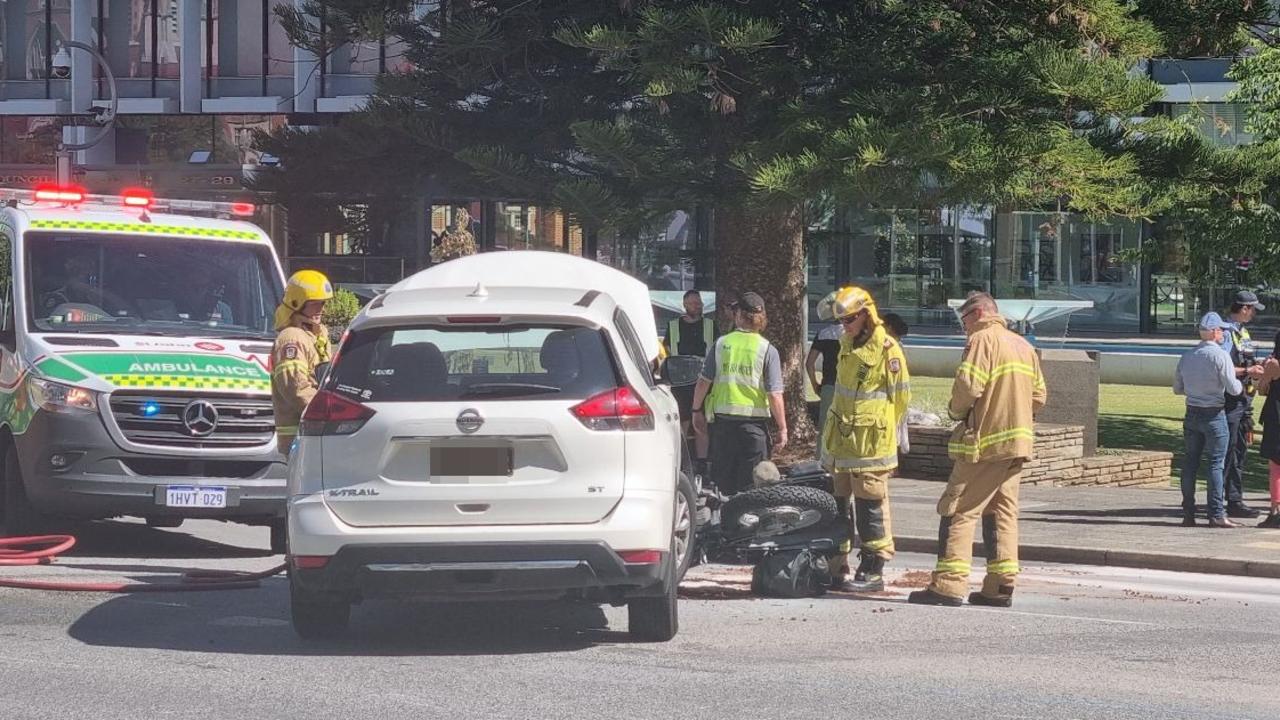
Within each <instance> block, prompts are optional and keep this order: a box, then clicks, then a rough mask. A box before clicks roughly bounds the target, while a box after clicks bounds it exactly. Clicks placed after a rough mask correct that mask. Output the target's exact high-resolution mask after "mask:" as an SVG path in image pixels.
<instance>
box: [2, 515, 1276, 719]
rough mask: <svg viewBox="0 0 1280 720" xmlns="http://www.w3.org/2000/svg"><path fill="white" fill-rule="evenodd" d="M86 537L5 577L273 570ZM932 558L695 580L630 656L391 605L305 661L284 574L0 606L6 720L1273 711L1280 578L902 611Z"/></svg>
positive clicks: (615, 612) (1145, 583)
mask: <svg viewBox="0 0 1280 720" xmlns="http://www.w3.org/2000/svg"><path fill="white" fill-rule="evenodd" d="M80 534H81V538H82V541H81V546H80V548H79V549H78V551H77V553H76V554H75V555H74V556H72V557H67V558H66V559H64V560H63V561H62V562H61V563H60V564H59V565H56V566H52V567H42V568H14V569H8V570H7V571H6V572H0V574H7V575H10V576H17V575H22V576H26V577H37V576H38V577H41V578H48V577H59V578H66V579H70V578H71V577H75V578H77V579H110V578H118V577H127V578H136V579H140V580H155V579H159V578H160V577H162V576H163V575H164V574H166V573H170V572H173V571H175V570H176V569H177V568H184V567H191V566H197V567H224V568H233V567H234V568H244V569H262V568H266V567H269V566H271V565H272V564H274V563H276V562H279V558H273V557H271V556H269V555H268V554H267V551H266V546H267V533H266V530H265V529H262V528H244V527H240V526H234V525H223V524H218V523H212V522H192V523H188V524H187V525H186V526H184V527H183V528H181V529H180V530H168V531H162V530H152V529H148V528H145V527H143V526H141V525H139V524H135V523H98V524H95V525H93V526H88V527H85V528H82V529H81V530H80ZM144 556H145V557H146V559H143V558H144ZM931 562H932V558H929V557H925V556H919V555H914V556H911V555H903V556H900V557H899V558H898V559H897V560H895V561H894V562H893V563H892V564H891V565H890V570H891V571H892V573H891V587H890V588H889V590H890V591H889V592H887V593H885V594H884V596H882V597H879V598H876V599H872V600H868V599H858V598H854V597H852V596H847V595H844V596H835V595H832V596H828V597H826V598H822V599H815V600H763V599H754V598H751V597H750V596H749V594H748V592H747V583H748V580H749V575H748V574H747V573H746V571H745V569H742V568H730V567H723V566H722V567H713V568H699V569H696V570H695V572H694V573H693V574H691V577H690V578H689V579H688V581H687V582H686V584H685V588H684V592H685V594H686V599H684V600H683V601H682V602H681V623H682V629H681V632H680V634H679V636H678V637H677V638H676V639H675V640H674V641H672V642H670V643H666V644H633V643H631V642H629V641H628V639H627V636H626V634H625V632H624V630H625V628H626V614H625V611H624V610H621V609H614V608H605V609H598V608H595V607H589V606H554V605H552V606H548V605H519V606H510V605H491V604H472V605H468V606H416V605H408V604H393V603H368V604H366V605H363V606H359V607H357V608H356V610H355V613H354V615H353V626H352V632H351V635H350V636H349V637H348V638H347V639H345V640H343V641H341V642H338V643H333V644H308V643H304V642H302V641H300V640H298V639H297V638H296V637H295V636H294V634H293V632H292V630H291V628H290V627H289V623H288V610H287V591H286V585H285V581H284V579H283V577H277V578H272V579H271V580H269V581H267V582H266V583H264V585H263V587H261V588H260V589H256V590H248V591H232V592H217V593H190V594H168V593H167V594H154V595H131V596H122V595H94V594H82V593H74V594H66V593H63V594H58V593H47V592H31V591H19V590H8V589H0V717H3V718H5V720H25V719H27V718H50V719H52V718H58V719H60V720H61V719H63V718H81V717H85V718H88V717H92V718H95V719H99V720H107V719H109V718H121V719H124V718H128V719H129V720H138V719H145V720H150V719H152V718H235V719H237V720H241V719H245V718H286V717H296V718H307V719H308V720H322V719H325V718H335V719H337V718H341V719H343V720H347V719H350V718H380V719H385V720H390V719H393V718H402V717H403V718H408V717H413V718H432V717H447V718H519V719H521V720H524V719H526V718H592V719H605V718H607V719H608V720H616V719H618V718H677V717H679V718H770V719H772V718H791V717H795V718H801V717H803V718H823V717H832V718H837V717H838V718H858V719H859V720H862V719H872V718H890V719H897V718H901V719H903V720H906V719H912V720H914V719H917V718H946V720H958V719H960V718H983V719H984V720H991V719H994V718H1087V719H1090V720H1094V719H1102V718H1141V719H1142V720H1155V719H1157V718H1171V719H1172V718H1177V719H1179V720H1181V719H1183V718H1199V717H1203V718H1215V719H1225V718H1260V719H1262V718H1265V719H1267V720H1271V719H1272V718H1275V717H1277V716H1280V693H1278V692H1277V691H1276V686H1277V683H1278V682H1280V681H1278V680H1277V676H1278V673H1277V669H1278V668H1280V660H1278V659H1277V648H1278V647H1280V583H1278V582H1277V581H1270V580H1255V579H1248V578H1237V577H1226V576H1221V577H1220V576H1207V575H1191V574H1175V573H1165V572H1143V571H1134V570H1128V569H1111V568H1090V567H1078V566H1065V565H1057V566H1048V565H1045V566H1033V567H1028V568H1026V572H1025V573H1024V575H1023V578H1022V580H1023V582H1022V584H1021V586H1020V588H1019V590H1018V595H1017V603H1016V605H1015V607H1014V608H1013V609H1012V610H997V609H986V608H974V607H964V608H959V609H951V608H932V607H917V606H911V605H907V604H906V603H905V602H904V601H903V597H904V596H905V593H906V592H907V591H908V590H910V589H913V588H915V587H918V586H919V585H920V584H921V582H922V579H923V578H925V577H926V571H927V569H928V567H929V565H930V564H931Z"/></svg>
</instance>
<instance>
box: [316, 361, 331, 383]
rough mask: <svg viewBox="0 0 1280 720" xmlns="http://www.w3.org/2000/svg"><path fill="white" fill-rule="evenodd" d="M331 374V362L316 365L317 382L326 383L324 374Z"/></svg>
mask: <svg viewBox="0 0 1280 720" xmlns="http://www.w3.org/2000/svg"><path fill="white" fill-rule="evenodd" d="M328 374H329V363H327V362H322V363H320V364H319V365H316V384H317V385H324V376H325V375H328Z"/></svg>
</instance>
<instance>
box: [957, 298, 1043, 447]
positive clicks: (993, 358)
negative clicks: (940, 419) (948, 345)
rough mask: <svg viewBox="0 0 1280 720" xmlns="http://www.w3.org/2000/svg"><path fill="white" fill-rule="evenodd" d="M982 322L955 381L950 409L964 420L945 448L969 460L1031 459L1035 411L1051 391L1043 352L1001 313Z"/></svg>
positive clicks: (961, 363) (968, 346) (960, 419)
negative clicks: (1042, 364)
mask: <svg viewBox="0 0 1280 720" xmlns="http://www.w3.org/2000/svg"><path fill="white" fill-rule="evenodd" d="M978 324H979V326H978V329H977V330H976V331H975V332H974V333H973V334H972V335H971V336H969V342H968V344H967V345H965V350H964V356H963V357H962V358H961V360H960V367H959V368H957V369H956V377H955V382H953V383H952V386H951V403H950V405H949V406H948V408H947V411H948V412H949V413H950V415H951V419H953V420H959V421H960V424H959V425H957V426H956V428H955V430H954V431H953V432H952V434H951V442H950V443H949V444H948V447H947V449H948V451H949V454H950V455H951V457H952V458H955V459H957V460H964V461H967V462H978V461H980V460H997V459H1014V458H1024V459H1028V460H1029V459H1031V457H1032V455H1033V450H1034V447H1035V438H1036V431H1035V421H1034V419H1033V415H1034V412H1035V411H1036V410H1039V409H1040V408H1042V407H1044V404H1045V400H1046V399H1047V396H1048V393H1047V391H1046V388H1045V384H1044V375H1043V374H1042V373H1041V372H1040V357H1039V356H1038V355H1037V354H1036V351H1035V348H1033V347H1032V346H1031V343H1029V342H1027V341H1026V340H1025V339H1024V338H1023V337H1022V336H1020V335H1018V334H1017V333H1014V332H1012V331H1011V330H1009V328H1008V327H1006V325H1005V319H1004V318H1003V317H1001V316H999V315H989V316H987V317H984V318H983V319H981V320H979V321H978Z"/></svg>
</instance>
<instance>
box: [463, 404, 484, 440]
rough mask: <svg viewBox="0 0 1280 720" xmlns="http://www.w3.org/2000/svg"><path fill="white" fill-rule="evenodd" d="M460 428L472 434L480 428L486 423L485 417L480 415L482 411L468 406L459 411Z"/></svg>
mask: <svg viewBox="0 0 1280 720" xmlns="http://www.w3.org/2000/svg"><path fill="white" fill-rule="evenodd" d="M456 422H457V424H458V429H459V430H461V431H462V432H464V433H466V434H468V435H470V434H471V433H473V432H475V431H477V430H479V429H480V426H481V425H484V418H482V417H480V413H479V412H476V411H475V410H474V409H471V408H468V409H466V410H463V411H462V412H460V413H458V419H457V421H456Z"/></svg>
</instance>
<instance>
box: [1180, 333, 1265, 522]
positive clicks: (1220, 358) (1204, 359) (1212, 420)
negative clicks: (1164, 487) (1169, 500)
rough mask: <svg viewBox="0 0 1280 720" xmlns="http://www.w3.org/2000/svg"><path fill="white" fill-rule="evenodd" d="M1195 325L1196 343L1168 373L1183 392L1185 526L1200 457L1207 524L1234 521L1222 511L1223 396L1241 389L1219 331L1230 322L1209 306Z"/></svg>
mask: <svg viewBox="0 0 1280 720" xmlns="http://www.w3.org/2000/svg"><path fill="white" fill-rule="evenodd" d="M1199 327H1200V344H1199V345H1197V346H1195V347H1194V348H1192V349H1191V350H1189V351H1187V352H1186V353H1185V354H1184V355H1183V356H1182V358H1181V359H1180V360H1178V368H1177V371H1176V373H1175V375H1174V378H1173V391H1174V392H1175V393H1177V394H1178V395H1185V396H1186V398H1187V411H1186V417H1185V419H1184V420H1183V422H1182V434H1183V438H1184V441H1185V442H1186V459H1185V460H1183V464H1182V524H1183V525H1184V526H1187V527H1191V526H1194V525H1195V524H1196V474H1197V473H1198V472H1199V470H1200V461H1201V459H1202V458H1203V459H1205V460H1207V462H1208V466H1209V472H1208V505H1207V514H1208V518H1209V525H1210V527H1218V528H1233V527H1239V525H1237V524H1236V523H1234V522H1232V521H1231V520H1230V519H1229V518H1228V517H1227V514H1226V505H1225V503H1224V502H1223V468H1224V467H1225V464H1226V456H1227V446H1228V444H1229V442H1230V430H1229V428H1228V424H1227V412H1226V398H1227V397H1228V396H1235V395H1240V394H1241V393H1242V392H1244V386H1243V384H1241V382H1240V379H1239V378H1237V377H1236V372H1235V368H1234V367H1233V365H1232V363H1231V356H1230V355H1229V354H1228V353H1227V351H1226V350H1224V349H1223V348H1222V337H1223V334H1224V333H1226V332H1227V331H1229V330H1230V329H1231V328H1232V325H1231V323H1228V322H1227V321H1225V320H1223V319H1222V317H1221V316H1220V315H1218V313H1215V312H1211V313H1208V314H1206V315H1205V316H1204V317H1203V318H1201V319H1200V326H1199ZM1248 373H1249V374H1251V375H1254V376H1260V375H1261V374H1262V368H1261V367H1260V366H1257V367H1254V368H1250V369H1249V370H1248Z"/></svg>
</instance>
